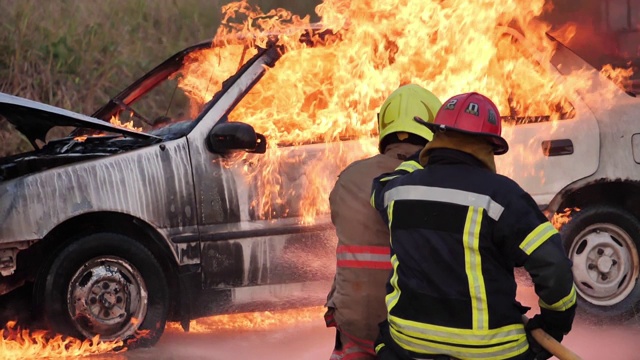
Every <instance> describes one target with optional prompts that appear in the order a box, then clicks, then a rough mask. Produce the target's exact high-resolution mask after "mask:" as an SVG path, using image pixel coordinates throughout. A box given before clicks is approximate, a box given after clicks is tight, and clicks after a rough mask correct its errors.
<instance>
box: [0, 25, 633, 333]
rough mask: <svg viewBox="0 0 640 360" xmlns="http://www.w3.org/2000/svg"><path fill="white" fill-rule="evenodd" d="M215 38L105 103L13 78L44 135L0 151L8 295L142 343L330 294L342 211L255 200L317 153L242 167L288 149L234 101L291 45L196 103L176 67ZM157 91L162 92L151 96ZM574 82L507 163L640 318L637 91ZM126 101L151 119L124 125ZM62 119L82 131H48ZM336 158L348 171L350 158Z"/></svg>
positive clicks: (1, 246)
mask: <svg viewBox="0 0 640 360" xmlns="http://www.w3.org/2000/svg"><path fill="white" fill-rule="evenodd" d="M508 33H509V34H510V36H513V37H514V38H517V39H518V41H522V42H525V41H526V40H525V39H524V38H522V37H521V36H520V35H519V34H517V33H515V32H513V31H508ZM211 46H212V44H211V42H205V43H201V44H198V45H195V46H192V47H189V48H187V49H185V50H183V51H181V52H179V53H177V54H175V55H174V56H172V57H171V58H169V59H168V60H166V61H165V62H163V63H162V64H160V65H159V66H157V67H156V68H154V69H153V70H151V71H150V72H149V73H147V74H146V75H144V76H143V77H142V78H141V79H139V80H138V81H136V82H134V83H133V84H132V85H131V86H129V87H127V88H126V89H125V90H123V91H122V92H120V93H119V94H118V95H116V96H115V97H114V98H113V99H111V100H110V101H109V102H108V103H107V104H106V105H104V106H103V107H101V108H100V109H99V110H98V111H96V112H95V113H94V114H92V115H91V116H87V115H82V114H77V113H74V112H71V111H67V110H64V109H60V108H56V107H53V106H49V105H46V104H42V103H38V102H34V101H30V100H27V99H23V98H19V97H15V96H11V95H7V94H0V117H2V118H4V119H5V120H6V121H8V122H9V123H10V124H12V126H13V127H15V129H17V130H18V131H20V132H21V133H22V134H23V136H24V137H26V138H27V139H28V140H29V142H30V143H31V144H32V145H33V147H34V150H33V151H29V152H26V153H21V154H16V155H12V156H8V157H5V158H2V159H0V219H2V225H1V231H0V274H1V275H2V276H1V277H0V301H3V298H7V296H8V295H10V294H11V293H14V292H16V291H17V290H18V289H23V288H26V287H29V289H32V290H30V292H31V293H32V297H33V299H32V302H33V306H34V308H35V309H36V312H37V315H39V316H42V317H43V318H44V319H45V320H46V323H47V324H48V326H50V327H51V328H52V329H53V330H55V331H57V332H60V333H64V334H70V335H74V336H77V337H86V338H90V337H93V336H94V335H96V334H98V335H100V337H101V338H102V339H104V340H113V339H122V338H131V337H135V336H136V334H137V333H138V332H139V331H141V330H147V331H149V332H150V333H149V334H148V335H146V336H145V337H142V338H140V339H138V340H140V342H139V343H141V344H142V345H152V344H153V343H155V342H156V341H157V340H158V339H159V337H160V336H161V334H162V332H163V329H164V326H165V323H166V321H179V322H180V323H181V324H182V326H183V327H184V328H185V330H188V327H189V321H190V320H191V319H195V318H198V317H203V316H208V315H212V314H222V313H229V312H235V311H241V310H245V309H246V310H261V309H272V308H273V306H274V304H277V305H279V306H301V305H306V304H308V305H311V304H315V305H319V304H322V303H323V302H324V297H325V295H326V292H327V290H328V288H329V284H330V281H331V280H332V277H333V270H334V268H335V263H334V255H333V254H334V251H335V238H334V236H335V235H334V231H333V227H332V225H331V221H330V218H329V217H328V216H325V215H320V216H317V217H316V218H315V221H313V222H309V221H305V219H304V212H303V209H301V207H300V206H299V202H300V199H299V197H298V196H299V194H300V192H301V191H290V192H288V194H289V195H288V197H287V198H286V199H285V200H286V201H285V204H282V206H281V207H274V208H273V209H271V210H270V216H269V218H264V217H263V216H261V215H260V214H259V213H258V212H257V211H256V210H255V204H256V202H257V201H258V202H259V198H260V196H261V193H260V191H261V189H260V187H258V186H257V184H260V183H262V181H263V180H264V179H263V178H261V177H265V176H278V177H279V178H280V179H284V180H283V181H284V183H283V184H285V185H286V186H287V187H290V188H292V189H295V188H296V187H298V186H301V185H300V184H301V183H302V182H304V177H305V173H306V172H307V171H309V169H308V168H307V167H305V166H304V165H300V166H296V167H295V169H294V168H292V167H290V166H287V164H286V163H283V164H281V165H282V166H278V167H275V168H274V169H275V170H274V171H273V172H268V171H267V172H262V173H257V172H254V173H251V174H252V175H251V176H247V174H246V173H243V170H242V169H243V168H244V169H245V170H246V168H251V167H255V166H259V165H256V164H259V163H260V162H261V161H263V160H262V159H263V158H264V157H265V156H266V155H268V151H277V150H274V148H269V150H268V151H267V141H269V139H267V138H265V136H264V135H261V134H259V133H257V132H256V131H255V129H254V127H252V126H251V125H249V124H247V123H243V122H240V121H242V120H243V119H230V117H229V115H230V113H231V112H232V110H233V109H234V107H236V106H237V105H238V103H240V102H241V101H242V99H243V98H244V97H246V96H247V94H248V93H250V91H251V90H252V88H253V87H254V86H255V85H256V84H257V83H258V82H259V81H260V80H261V77H262V76H263V75H264V73H265V71H267V70H266V69H267V68H269V67H273V66H276V62H277V61H278V59H279V58H280V57H281V56H282V50H283V49H281V48H279V46H278V45H277V44H276V43H267V44H266V46H263V47H259V48H258V49H257V52H256V53H255V55H254V56H252V57H249V58H248V59H247V60H246V61H244V62H243V63H242V64H241V66H240V67H239V70H238V71H237V72H235V74H234V75H232V76H231V77H229V78H228V79H227V80H226V81H225V82H223V83H222V84H220V89H219V90H218V91H217V92H215V94H214V95H212V96H211V97H210V99H207V101H206V102H205V103H204V104H203V105H202V106H200V107H199V108H198V111H196V112H195V113H193V112H190V111H188V110H186V108H188V105H189V101H188V99H186V97H184V96H183V98H182V99H180V98H179V95H176V89H177V88H178V87H177V86H176V83H175V81H176V80H177V79H176V77H175V74H176V73H178V72H179V70H180V69H181V67H182V66H183V64H184V63H185V62H186V59H188V57H189V56H190V54H193V53H197V52H200V51H204V50H206V49H209V48H210V47H211ZM560 64H562V65H560ZM541 65H544V66H548V68H549V69H548V70H549V71H551V72H554V73H555V74H557V75H558V76H557V81H562V77H563V75H564V74H566V73H567V72H569V71H571V70H572V69H575V68H583V67H588V65H587V64H586V63H585V62H584V61H582V60H581V59H580V58H579V57H577V56H576V55H575V54H573V53H572V52H571V51H570V50H568V49H566V48H564V47H562V46H559V48H558V51H557V52H556V55H555V58H554V60H553V62H552V64H541ZM588 74H590V76H592V77H593V80H594V81H593V86H594V87H595V88H594V89H593V92H595V93H597V91H598V89H597V86H603V87H606V86H612V85H610V84H609V83H608V82H609V80H607V79H605V78H603V77H601V75H599V73H598V72H597V71H595V70H593V71H591V72H588ZM158 90H162V91H161V92H162V94H164V95H163V96H165V95H166V96H165V97H161V99H162V101H160V103H162V104H164V105H166V107H165V108H162V109H158V108H154V107H153V106H151V105H148V106H147V105H145V101H146V100H145V99H148V98H149V97H150V96H155V95H152V94H155V92H156V91H158ZM567 97H568V98H569V100H570V102H571V104H572V105H573V107H574V110H575V111H574V112H572V114H571V115H570V116H567V118H566V119H564V120H561V121H556V122H549V121H544V119H542V120H540V119H538V120H539V121H534V122H530V121H519V118H518V117H517V116H515V117H512V118H509V119H507V120H508V121H512V122H513V123H515V124H516V125H514V126H512V127H510V128H509V129H508V130H507V131H506V132H507V133H506V137H507V138H508V139H509V141H510V145H511V151H510V152H509V153H508V154H507V155H505V156H503V157H501V158H500V159H498V161H502V162H509V163H511V164H512V165H513V166H512V168H513V169H515V170H514V171H513V173H511V174H509V175H511V176H512V177H513V178H514V179H515V180H516V181H518V182H519V183H520V184H521V185H522V186H523V187H524V188H525V189H526V190H527V191H529V192H530V193H531V194H532V196H533V197H534V199H535V200H536V201H537V202H538V204H539V206H540V208H541V209H543V210H545V211H547V212H548V213H549V214H550V216H552V215H553V214H556V213H559V212H562V211H564V209H578V208H579V209H580V210H579V211H576V212H574V213H573V214H572V218H571V220H570V221H569V222H568V224H566V225H565V226H564V228H563V230H562V231H563V235H564V241H565V245H566V249H567V251H568V254H569V256H570V257H571V259H572V260H573V262H574V273H575V279H576V284H577V288H578V293H579V295H580V298H581V306H582V307H583V308H584V309H586V310H587V311H589V312H591V313H594V314H601V315H607V316H609V315H616V316H626V315H628V314H631V313H633V310H634V309H635V306H636V304H637V303H638V301H640V287H639V286H637V280H638V271H639V265H640V261H638V251H637V249H638V246H639V245H640V244H639V241H640V220H638V219H639V217H640V207H639V206H638V204H640V202H639V201H638V197H639V196H640V195H638V194H640V192H639V191H638V190H639V183H638V180H639V179H640V168H639V165H638V164H640V131H637V130H636V128H637V127H636V126H634V122H635V121H636V119H635V116H636V114H638V112H639V111H640V103H639V102H638V100H637V99H635V98H634V97H632V96H629V95H627V94H625V93H624V92H623V91H622V90H618V89H617V88H616V89H615V93H614V96H613V97H612V98H609V101H610V102H611V104H612V105H611V106H607V107H605V106H603V104H602V103H601V102H593V101H591V102H590V101H589V100H588V99H593V96H589V97H587V96H584V94H580V93H576V94H567ZM155 102H156V103H157V98H156V101H155ZM176 104H182V105H183V106H177V105H176ZM614 105H615V106H614ZM146 111H153V112H152V113H149V112H146ZM149 114H153V115H154V117H153V120H152V118H151V117H149ZM125 116H129V118H130V119H131V120H135V119H137V120H138V121H142V122H144V123H147V124H150V125H148V129H147V130H145V131H139V130H134V129H130V128H126V127H122V126H114V125H113V124H112V123H111V122H112V119H114V118H123V117H125ZM236 120H239V121H236ZM520 120H522V119H520ZM54 127H70V128H73V130H72V131H70V133H69V136H67V137H63V138H59V139H48V138H47V133H49V132H50V130H51V129H52V128H54ZM550 127H553V129H552V130H551V129H550ZM332 147H334V148H336V149H337V148H338V147H340V149H342V150H344V149H345V148H346V149H350V150H349V151H353V152H357V151H361V152H362V148H361V147H359V146H358V142H357V141H353V140H345V141H341V142H337V143H312V144H302V145H300V144H293V145H291V144H285V145H283V148H286V151H288V152H289V153H288V154H287V155H288V156H285V157H283V158H284V159H283V160H281V161H286V159H290V158H292V157H300V156H304V157H305V158H306V159H307V160H308V159H312V158H314V156H315V157H319V156H321V154H323V153H327V151H330V150H331V148H332ZM265 153H266V154H265ZM238 162H240V163H241V164H243V166H241V167H237V166H232V164H233V163H238ZM305 163H308V161H306V162H305ZM500 164H501V163H500V162H499V163H498V165H499V166H500ZM323 171H324V173H325V174H328V175H327V178H328V179H334V178H335V176H336V175H337V174H338V172H339V171H340V168H338V167H336V166H335V164H333V165H332V164H327V165H326V166H325V168H324V169H323ZM542 173H544V176H541V174H542ZM310 259H312V260H310Z"/></svg>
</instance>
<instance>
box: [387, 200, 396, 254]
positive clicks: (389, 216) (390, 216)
mask: <svg viewBox="0 0 640 360" xmlns="http://www.w3.org/2000/svg"><path fill="white" fill-rule="evenodd" d="M394 203H395V202H393V201H392V202H390V203H389V206H387V217H388V218H389V246H391V247H392V248H393V237H392V236H391V233H392V231H391V224H392V223H393V204H394Z"/></svg>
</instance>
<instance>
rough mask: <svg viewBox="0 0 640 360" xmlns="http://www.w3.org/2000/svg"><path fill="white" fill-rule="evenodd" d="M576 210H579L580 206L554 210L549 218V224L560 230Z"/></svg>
mask: <svg viewBox="0 0 640 360" xmlns="http://www.w3.org/2000/svg"><path fill="white" fill-rule="evenodd" d="M578 211H580V208H577V207H574V208H565V209H564V210H563V211H561V212H556V213H555V214H553V217H552V218H551V224H553V226H554V227H555V228H556V229H557V230H560V229H561V228H562V227H563V226H564V225H565V224H567V223H568V222H569V221H571V214H572V213H574V212H578Z"/></svg>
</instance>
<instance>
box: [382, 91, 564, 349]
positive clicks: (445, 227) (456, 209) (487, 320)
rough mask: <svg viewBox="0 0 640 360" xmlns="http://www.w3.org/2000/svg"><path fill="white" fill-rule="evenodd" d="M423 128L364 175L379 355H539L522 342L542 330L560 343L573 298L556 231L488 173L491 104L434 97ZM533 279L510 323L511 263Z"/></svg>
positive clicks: (498, 148)
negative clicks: (529, 305)
mask: <svg viewBox="0 0 640 360" xmlns="http://www.w3.org/2000/svg"><path fill="white" fill-rule="evenodd" d="M416 121H419V122H421V123H423V124H424V125H425V126H427V127H428V128H429V129H431V130H432V131H433V132H434V138H433V140H432V141H431V142H429V144H427V145H426V146H425V148H424V149H423V150H422V151H421V152H420V153H419V156H415V157H413V158H411V159H408V160H407V161H405V162H403V163H402V164H401V165H400V166H399V167H398V168H397V169H396V171H394V172H391V173H388V174H384V175H381V176H380V177H378V178H376V179H375V180H374V182H373V191H372V198H371V202H372V204H373V205H374V207H375V208H376V209H377V210H378V211H379V212H380V214H381V215H382V217H383V219H384V220H385V222H387V224H388V225H389V229H390V233H391V236H390V242H391V263H392V265H393V270H392V276H391V278H390V279H389V282H388V283H387V296H386V298H385V301H386V306H387V321H385V322H383V323H382V324H381V326H380V337H379V339H378V341H377V343H376V352H377V353H378V357H379V358H381V359H417V358H419V359H429V358H433V359H440V358H442V359H449V358H455V359H492V360H494V359H518V360H520V359H522V360H524V359H547V358H549V357H550V356H551V355H550V354H549V353H548V352H546V351H544V350H543V349H542V348H540V347H539V346H537V344H535V343H534V342H533V340H528V337H527V331H528V330H532V329H534V328H542V329H543V330H545V331H546V332H547V333H549V334H550V335H551V336H553V337H554V338H556V339H557V340H558V341H561V340H562V338H563V336H564V335H565V334H567V333H568V332H569V331H570V330H571V326H572V323H573V318H574V315H575V308H576V290H575V288H574V285H573V274H572V272H571V262H570V260H569V259H568V258H567V257H566V255H565V253H564V251H563V248H562V245H561V239H560V235H559V234H558V232H557V231H556V229H555V228H554V227H553V226H552V225H551V223H550V222H549V221H548V220H547V218H546V217H545V216H544V215H543V214H542V212H541V211H540V210H539V209H538V207H537V205H536V203H535V202H534V200H533V199H532V198H531V196H530V195H529V194H527V193H526V192H525V191H524V190H523V189H522V188H520V186H518V184H516V183H515V182H514V181H512V180H511V179H509V178H507V177H505V176H501V175H498V174H496V167H495V162H494V155H500V154H504V153H506V152H507V151H508V149H509V147H508V144H507V142H506V141H505V139H504V138H502V136H501V119H500V114H499V112H498V109H497V108H496V106H495V105H494V103H493V102H492V101H491V100H490V99H488V98H487V97H485V96H483V95H480V94H477V93H467V94H461V95H457V96H454V97H452V98H451V99H449V100H448V101H446V102H444V104H443V106H442V108H441V109H440V111H439V112H438V113H437V115H436V118H435V121H434V122H432V123H431V122H424V121H422V120H420V119H416ZM515 267H524V268H525V270H526V271H528V272H529V274H530V275H531V278H532V279H533V282H534V284H535V291H536V294H537V295H538V297H539V305H540V314H538V315H536V316H534V317H533V318H532V319H531V320H530V321H529V323H528V324H527V329H525V326H524V325H523V323H522V318H521V316H522V314H523V313H525V312H526V308H525V307H523V306H521V305H520V304H519V303H518V302H517V300H516V281H515V279H514V268H515Z"/></svg>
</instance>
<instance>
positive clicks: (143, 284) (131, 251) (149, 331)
mask: <svg viewBox="0 0 640 360" xmlns="http://www.w3.org/2000/svg"><path fill="white" fill-rule="evenodd" d="M38 281H39V282H40V284H39V285H37V287H36V289H39V290H37V291H40V292H41V293H40V294H38V296H37V298H38V299H41V300H40V301H41V302H42V304H38V305H37V306H38V308H40V309H41V311H42V313H43V315H44V318H45V321H46V322H47V324H48V326H49V327H50V328H51V329H52V330H54V331H56V332H58V333H62V334H65V335H71V336H74V337H78V338H93V337H94V336H95V335H99V337H100V339H101V340H105V341H111V340H118V339H120V340H124V341H125V344H126V345H127V346H128V347H147V346H152V345H154V344H155V343H156V342H157V341H158V339H159V338H160V336H161V335H162V333H163V331H164V327H165V324H166V319H167V312H168V302H169V294H168V290H167V283H166V281H165V277H164V275H163V271H162V268H161V267H160V265H159V264H158V262H157V261H156V260H155V258H154V257H153V255H152V254H151V252H150V251H149V250H148V249H147V248H145V247H144V246H143V245H142V244H140V243H138V242H137V241H135V240H134V239H132V238H130V237H128V236H124V235H120V234H115V233H97V234H93V235H89V236H86V237H82V238H79V239H77V240H76V241H73V242H72V243H71V244H69V245H68V246H66V247H64V248H63V249H62V250H61V251H60V252H59V253H58V254H57V255H56V257H55V258H54V260H53V261H52V262H51V266H50V267H48V271H47V272H46V274H43V275H42V276H41V279H38Z"/></svg>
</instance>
